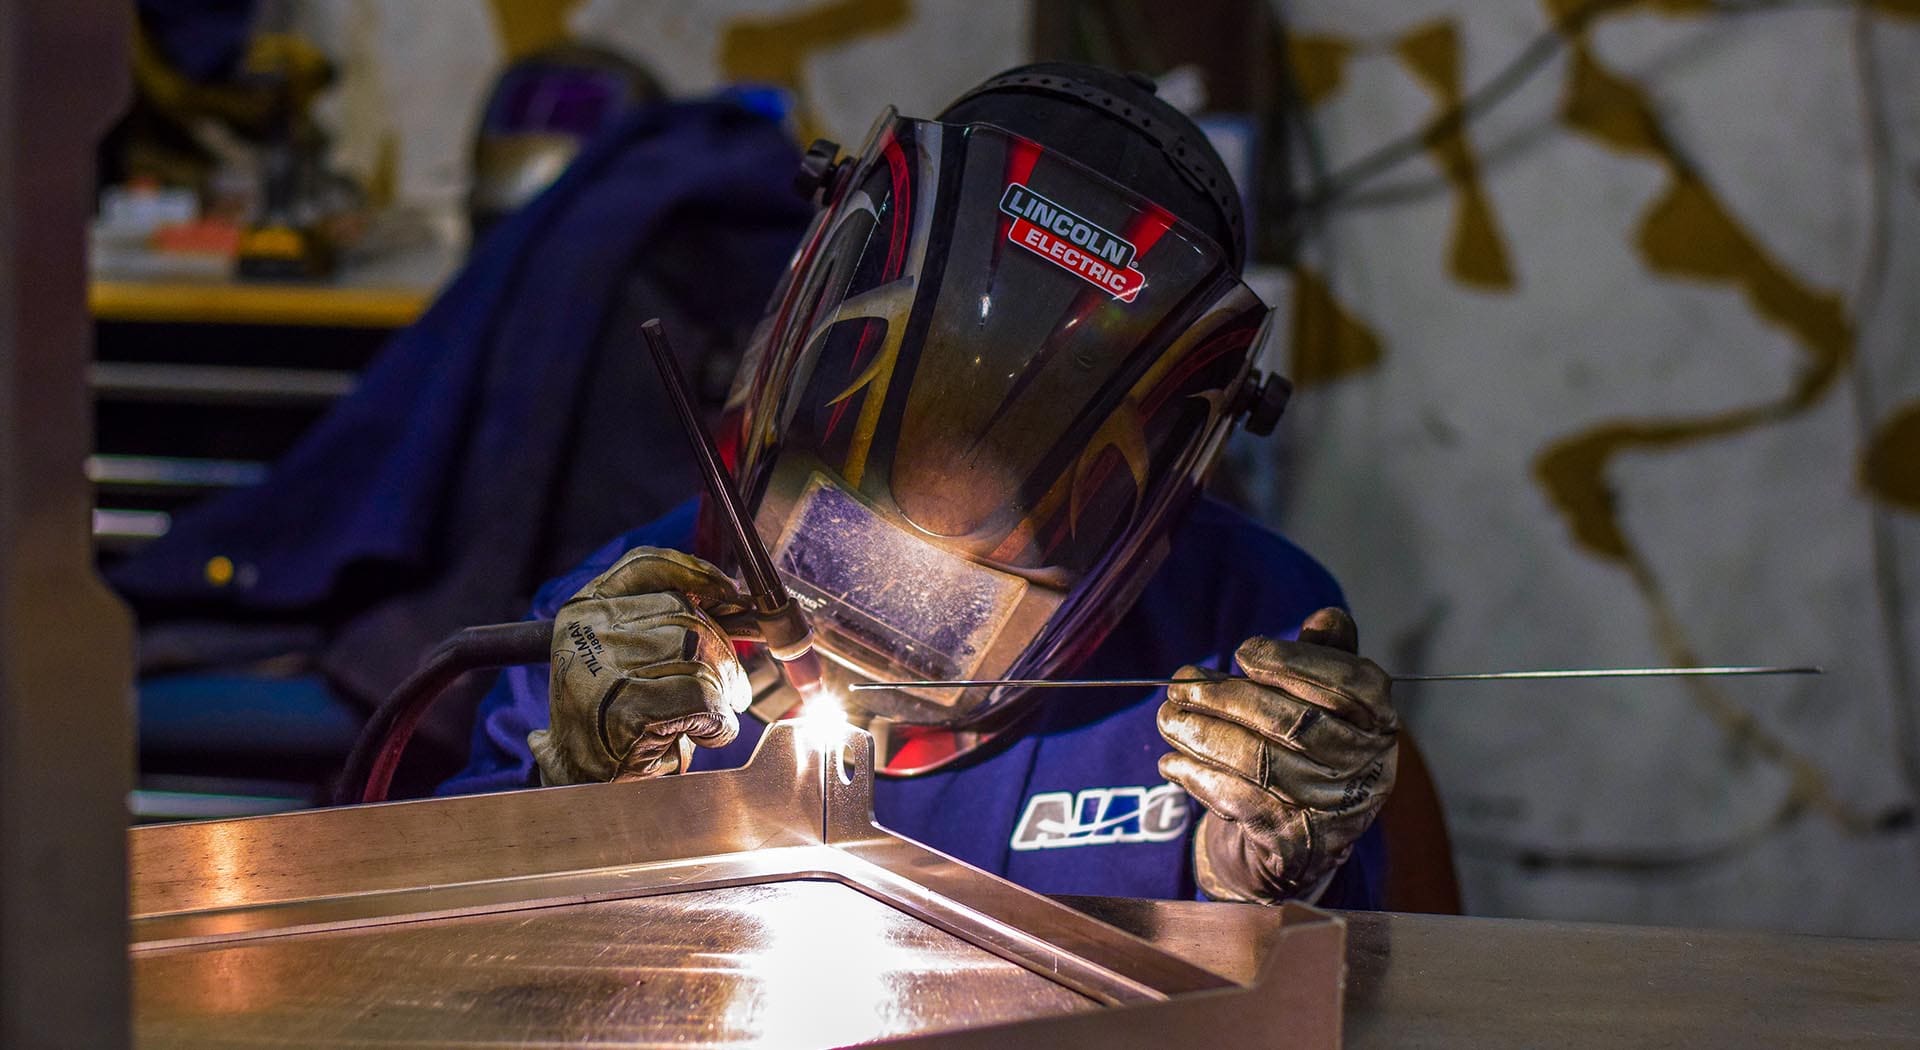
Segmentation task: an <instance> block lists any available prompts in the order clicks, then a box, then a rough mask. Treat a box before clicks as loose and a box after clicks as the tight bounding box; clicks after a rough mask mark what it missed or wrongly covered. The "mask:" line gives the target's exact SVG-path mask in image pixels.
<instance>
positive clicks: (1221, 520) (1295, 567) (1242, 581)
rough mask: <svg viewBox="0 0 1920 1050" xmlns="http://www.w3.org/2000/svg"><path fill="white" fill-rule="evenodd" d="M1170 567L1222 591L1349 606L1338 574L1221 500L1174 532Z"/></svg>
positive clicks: (1199, 507) (1200, 505) (1308, 605)
mask: <svg viewBox="0 0 1920 1050" xmlns="http://www.w3.org/2000/svg"><path fill="white" fill-rule="evenodd" d="M1167 568H1169V569H1173V570H1175V572H1176V573H1177V574H1178V575H1180V576H1184V577H1186V578H1188V579H1191V580H1195V581H1199V580H1205V581H1207V582H1208V585H1209V589H1211V590H1213V591H1214V593H1216V594H1230V593H1233V592H1236V591H1245V592H1248V593H1249V594H1250V596H1259V597H1265V598H1266V599H1268V600H1269V601H1270V602H1271V601H1284V602H1285V604H1287V605H1288V606H1290V607H1293V606H1298V607H1302V608H1304V609H1305V610H1306V611H1307V612H1311V611H1312V610H1314V609H1318V608H1322V607H1324V606H1329V605H1337V606H1341V607H1343V608H1344V607H1345V606H1346V604H1347V599H1346V594H1345V593H1344V592H1343V591H1342V590H1341V589H1340V583H1339V581H1338V580H1335V579H1334V577H1333V573H1331V572H1329V571H1327V568H1326V566H1324V565H1321V564H1320V562H1319V561H1317V560H1316V559H1315V558H1314V557H1313V555H1311V554H1308V553H1307V552H1306V551H1305V550H1303V549H1301V547H1300V546H1299V545H1298V544H1295V543H1294V542H1293V541H1292V540H1289V539H1287V538H1286V537H1285V536H1282V535H1280V534H1279V533H1278V532H1275V531H1274V530H1272V529H1270V528H1268V527H1267V526H1265V525H1262V524H1260V523H1259V522H1257V521H1255V520H1253V519H1252V518H1250V517H1248V516H1247V515H1246V514H1245V513H1243V512H1241V511H1239V510H1237V509H1235V508H1233V507H1230V506H1228V505H1227V504H1225V503H1222V502H1220V501H1219V500H1216V499H1213V498H1211V497H1205V498H1202V499H1201V500H1199V501H1198V502H1197V503H1196V504H1195V505H1194V508H1193V511H1192V512H1191V513H1190V514H1188V515H1187V520H1186V521H1185V523H1183V524H1182V525H1181V527H1180V530H1179V531H1178V532H1177V533H1175V534H1174V538H1173V548H1172V550H1171V551H1170V552H1169V553H1168V555H1167Z"/></svg>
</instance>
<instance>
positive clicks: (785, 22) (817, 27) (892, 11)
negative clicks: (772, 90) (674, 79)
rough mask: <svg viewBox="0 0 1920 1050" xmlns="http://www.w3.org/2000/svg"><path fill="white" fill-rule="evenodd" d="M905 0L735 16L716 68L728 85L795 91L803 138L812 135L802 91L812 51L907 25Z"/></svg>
mask: <svg viewBox="0 0 1920 1050" xmlns="http://www.w3.org/2000/svg"><path fill="white" fill-rule="evenodd" d="M910 13H911V12H910V9H909V6H908V3H907V0H833V2H831V3H826V4H821V5H819V6H817V7H808V8H803V9H801V10H799V11H795V12H791V13H784V14H779V15H769V16H766V17H761V18H738V19H735V20H733V21H732V22H730V23H728V25H727V27H726V30H725V32H724V33H722V35H721V37H720V69H721V71H722V72H723V74H724V75H725V76H726V78H727V79H728V80H730V81H753V82H757V83H762V84H777V85H779V86H781V87H784V88H786V89H787V90H789V91H792V92H793V93H794V98H795V101H796V105H795V110H794V119H795V122H796V123H797V124H799V125H800V130H801V136H800V137H801V138H802V139H806V138H810V137H812V135H813V134H814V131H813V125H814V124H815V123H816V121H815V120H814V118H813V113H812V108H811V107H810V106H809V105H808V104H807V102H806V94H805V92H804V91H803V90H802V76H801V74H802V73H803V72H804V71H805V63H806V60H807V57H808V56H809V55H811V54H813V53H814V52H816V51H823V50H826V49H827V48H831V47H835V46H838V45H840V44H844V43H847V42H849V41H852V40H857V39H859V38H860V37H863V36H868V35H871V34H873V33H877V32H881V31H883V30H887V29H894V28H897V27H899V26H902V25H905V24H906V22H907V19H908V17H909V15H910Z"/></svg>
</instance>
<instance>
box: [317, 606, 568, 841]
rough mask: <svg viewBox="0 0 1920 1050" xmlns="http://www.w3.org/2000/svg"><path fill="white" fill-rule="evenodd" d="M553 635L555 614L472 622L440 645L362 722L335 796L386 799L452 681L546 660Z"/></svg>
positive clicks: (354, 799) (343, 799)
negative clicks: (404, 759) (473, 673)
mask: <svg viewBox="0 0 1920 1050" xmlns="http://www.w3.org/2000/svg"><path fill="white" fill-rule="evenodd" d="M552 640H553V621H552V620H527V621H523V622H521V623H496V624H487V625H484V626H481V627H468V628H466V629H465V630H461V631H456V632H455V633H453V634H452V635H449V636H448V637H447V639H446V640H445V641H442V642H441V643H440V644H439V645H437V646H434V649H433V652H431V653H429V654H428V656H427V658H426V660H425V661H423V662H422V663H421V664H420V667H419V669H418V670H416V671H414V672H413V673H412V674H411V675H408V676H407V680H406V681H404V682H401V683H400V686H399V688H397V689H395V690H394V691H393V695H391V696H389V697H387V699H386V700H385V702H383V703H382V704H381V705H380V706H379V708H377V709H376V710H375V711H374V712H373V715H372V717H370V718H368V719H367V724H366V725H364V726H362V727H361V729H360V738H359V739H358V740H357V741H355V742H354V745H353V751H352V752H350V753H349V754H348V755H347V763H346V767H345V768H344V769H342V770H341V772H340V779H339V781H338V783H337V785H336V787H335V790H334V802H335V803H336V804H340V805H346V804H351V803H354V802H384V801H386V799H387V791H388V789H390V788H391V787H392V785H393V774H394V771H395V770H397V769H399V768H400V756H401V755H402V754H403V753H405V751H406V748H407V743H408V741H410V740H412V739H413V731H414V729H415V728H417V727H418V726H419V724H420V719H421V717H422V716H424V715H425V714H426V713H427V710H428V709H429V708H431V707H432V706H433V702H434V701H435V700H437V699H439V698H440V694H441V693H443V692H445V691H446V688H447V686H449V685H452V684H453V682H454V680H456V679H458V678H459V677H460V676H461V675H463V674H466V673H467V672H469V671H481V670H490V669H493V668H498V667H512V666H515V665H518V664H537V663H545V662H546V661H547V653H548V647H549V646H550V645H551V644H552Z"/></svg>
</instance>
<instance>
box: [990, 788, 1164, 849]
mask: <svg viewBox="0 0 1920 1050" xmlns="http://www.w3.org/2000/svg"><path fill="white" fill-rule="evenodd" d="M1187 818H1188V808H1187V793H1186V792H1184V791H1182V790H1180V788H1179V787H1177V786H1175V785H1173V784H1160V785H1158V786H1155V787H1109V788H1086V789H1084V790H1082V791H1080V792H1078V793H1077V794H1076V793H1073V792H1067V791H1045V792H1041V793H1040V794H1038V795H1035V796H1033V797H1032V798H1029V799H1027V809H1026V812H1024V813H1022V814H1021V815H1020V823H1019V824H1018V825H1017V826H1015V828H1014V829H1013V848H1014V849H1017V850H1030V849H1059V848H1061V847H1063V846H1100V845H1105V844H1107V843H1110V842H1167V841H1170V840H1172V839H1177V838H1179V837H1180V835H1181V834H1182V833H1183V832H1185V831H1186V830H1187Z"/></svg>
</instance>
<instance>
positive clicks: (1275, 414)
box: [1240, 372, 1293, 437]
mask: <svg viewBox="0 0 1920 1050" xmlns="http://www.w3.org/2000/svg"><path fill="white" fill-rule="evenodd" d="M1292 397H1293V384H1292V383H1290V382H1288V381H1287V378H1286V377H1285V376H1283V375H1281V374H1280V373H1278V372H1275V373H1273V374H1272V375H1269V376H1267V377H1266V378H1265V379H1262V378H1260V373H1258V372H1255V373H1253V374H1252V375H1249V376H1248V377H1247V385H1246V387H1245V393H1243V394H1241V395H1240V407H1241V409H1242V410H1244V411H1245V412H1246V413H1247V433H1249V434H1258V435H1260V436H1261V437H1266V436H1267V435H1268V434H1271V433H1273V428H1274V427H1276V426H1278V425H1279V424H1280V417H1281V416H1282V415H1285V414H1286V411H1287V401H1288V400H1289V399H1290V398H1292Z"/></svg>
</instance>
